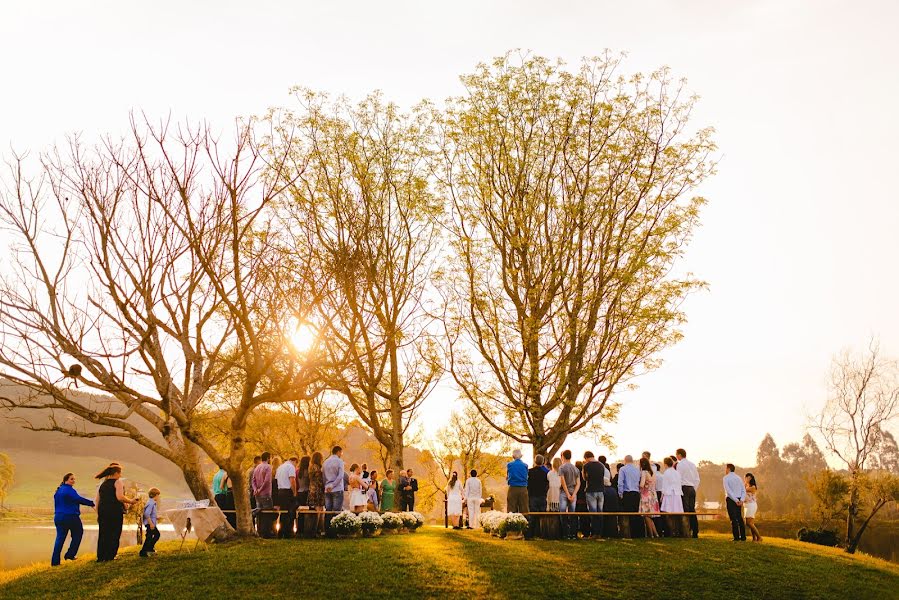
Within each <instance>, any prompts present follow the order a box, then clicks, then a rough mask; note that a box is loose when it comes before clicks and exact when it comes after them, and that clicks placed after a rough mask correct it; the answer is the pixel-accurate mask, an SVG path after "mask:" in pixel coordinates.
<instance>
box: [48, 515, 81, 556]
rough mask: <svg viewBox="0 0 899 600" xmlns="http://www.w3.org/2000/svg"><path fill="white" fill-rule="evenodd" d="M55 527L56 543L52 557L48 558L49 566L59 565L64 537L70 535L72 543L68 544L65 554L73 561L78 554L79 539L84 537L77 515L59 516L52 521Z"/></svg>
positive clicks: (79, 518) (64, 541)
mask: <svg viewBox="0 0 899 600" xmlns="http://www.w3.org/2000/svg"><path fill="white" fill-rule="evenodd" d="M53 524H54V525H56V543H54V544H53V556H52V558H50V564H51V565H53V566H56V565H58V564H59V561H60V557H59V555H60V554H62V547H63V546H64V545H65V543H66V536H68V535H69V534H72V543H71V544H69V551H68V552H66V558H67V559H69V560H75V555H77V554H78V547H79V546H80V545H81V538H82V536H84V527H83V526H82V525H81V517H79V516H78V515H60V516H58V517H55V518H54V519H53Z"/></svg>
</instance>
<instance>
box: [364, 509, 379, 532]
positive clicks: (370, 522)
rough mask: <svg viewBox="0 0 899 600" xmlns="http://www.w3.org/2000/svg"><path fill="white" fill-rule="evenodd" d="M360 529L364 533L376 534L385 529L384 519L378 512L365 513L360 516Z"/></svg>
mask: <svg viewBox="0 0 899 600" xmlns="http://www.w3.org/2000/svg"><path fill="white" fill-rule="evenodd" d="M359 524H360V528H361V529H362V531H363V532H364V533H374V532H376V531H378V530H379V529H381V528H382V527H384V519H383V518H382V517H381V515H379V514H378V513H376V512H371V511H368V512H364V513H361V514H360V515H359Z"/></svg>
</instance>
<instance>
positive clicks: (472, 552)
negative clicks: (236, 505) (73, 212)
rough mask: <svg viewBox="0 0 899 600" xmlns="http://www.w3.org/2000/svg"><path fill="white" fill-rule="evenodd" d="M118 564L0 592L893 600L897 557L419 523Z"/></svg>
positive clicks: (32, 571) (28, 581) (27, 578)
mask: <svg viewBox="0 0 899 600" xmlns="http://www.w3.org/2000/svg"><path fill="white" fill-rule="evenodd" d="M157 549H158V550H159V551H160V552H159V555H158V556H157V557H155V558H151V559H141V558H138V556H137V554H136V548H130V549H128V550H126V551H125V552H124V553H123V554H120V558H119V560H117V561H115V562H114V563H111V564H109V563H107V564H97V563H95V562H92V560H91V559H92V558H93V557H92V556H89V555H86V554H85V555H83V556H82V557H81V558H80V559H79V561H78V562H77V563H75V564H66V565H64V566H61V567H57V568H54V569H51V568H50V567H49V566H32V567H25V568H22V569H18V570H15V571H8V572H0V598H50V597H65V598H88V597H93V598H164V599H166V600H174V599H177V598H233V599H235V600H242V599H244V598H247V599H249V598H265V597H268V598H282V597H296V598H319V597H322V598H323V597H330V598H365V599H366V600H368V599H370V598H382V597H383V598H387V597H389V598H434V597H442V598H455V599H458V600H463V599H466V598H516V599H517V600H522V599H524V598H559V599H562V598H637V597H646V598H649V597H652V598H658V599H660V600H664V599H667V598H726V599H727V600H735V599H737V598H753V599H755V598H851V599H852V600H864V599H868V598H870V599H878V600H882V599H892V598H899V565H895V564H892V563H888V562H886V561H883V560H879V559H874V558H870V557H866V556H855V557H853V556H849V555H847V554H845V553H843V552H842V551H839V550H835V549H831V548H822V547H816V546H810V545H806V544H802V543H800V542H795V541H792V540H775V539H771V538H768V539H767V540H766V541H765V542H764V543H762V544H753V543H750V542H745V543H739V544H736V543H734V542H732V541H730V539H729V536H724V535H717V534H710V535H708V536H704V537H703V538H701V539H699V540H686V539H685V540H681V539H670V540H662V541H650V540H608V541H577V542H561V541H534V542H524V541H505V540H500V539H497V538H493V537H490V536H488V535H486V534H484V533H482V532H480V531H473V532H454V531H445V530H443V529H442V528H436V527H426V528H424V529H422V530H420V531H419V532H417V533H414V534H409V535H399V536H382V537H379V538H374V539H356V540H290V541H278V540H253V541H249V542H243V543H235V544H227V545H222V546H213V547H211V548H210V550H209V551H208V552H203V551H197V552H194V553H191V554H187V553H182V554H176V553H175V551H176V550H177V543H173V542H169V543H165V544H160V545H159V546H158V548H157Z"/></svg>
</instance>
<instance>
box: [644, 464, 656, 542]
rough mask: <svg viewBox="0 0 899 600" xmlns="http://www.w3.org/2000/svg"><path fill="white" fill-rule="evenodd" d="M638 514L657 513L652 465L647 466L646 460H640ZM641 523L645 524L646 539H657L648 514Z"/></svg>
mask: <svg viewBox="0 0 899 600" xmlns="http://www.w3.org/2000/svg"><path fill="white" fill-rule="evenodd" d="M640 512H641V513H657V512H659V497H658V495H657V494H656V476H655V473H653V471H652V465H650V464H649V459H648V458H641V459H640ZM643 521H644V522H645V523H646V535H647V537H654V538H657V537H659V532H658V531H656V525H655V523H653V522H652V517H651V516H650V515H649V514H647V515H644V516H643Z"/></svg>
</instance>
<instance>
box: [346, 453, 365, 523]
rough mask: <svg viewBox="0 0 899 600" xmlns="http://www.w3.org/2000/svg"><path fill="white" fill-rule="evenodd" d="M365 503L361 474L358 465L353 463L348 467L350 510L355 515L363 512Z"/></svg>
mask: <svg viewBox="0 0 899 600" xmlns="http://www.w3.org/2000/svg"><path fill="white" fill-rule="evenodd" d="M367 501H368V500H367V499H366V497H365V492H363V491H362V472H361V470H360V469H359V465H357V464H356V463H353V464H352V465H350V510H352V511H353V512H357V513H358V512H362V511H364V510H365V504H366V502H367Z"/></svg>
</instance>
